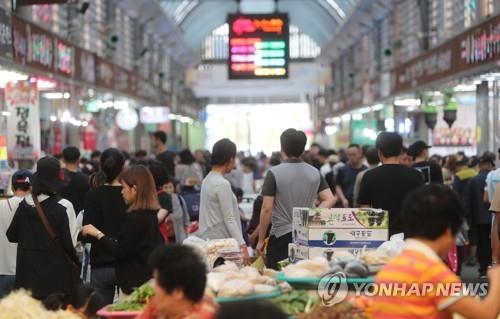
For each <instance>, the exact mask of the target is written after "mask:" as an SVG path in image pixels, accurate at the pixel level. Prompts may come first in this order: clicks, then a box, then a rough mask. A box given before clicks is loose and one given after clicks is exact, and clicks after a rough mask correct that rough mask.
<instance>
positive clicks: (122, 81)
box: [113, 65, 137, 96]
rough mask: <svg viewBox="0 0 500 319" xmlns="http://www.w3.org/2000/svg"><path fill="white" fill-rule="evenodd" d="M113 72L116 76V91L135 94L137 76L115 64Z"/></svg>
mask: <svg viewBox="0 0 500 319" xmlns="http://www.w3.org/2000/svg"><path fill="white" fill-rule="evenodd" d="M113 72H114V78H115V88H114V89H115V91H118V92H121V93H124V94H128V95H131V96H135V95H136V91H137V88H136V82H137V77H136V76H134V73H133V72H130V71H129V70H126V69H124V68H122V67H119V66H116V65H115V66H114V70H113Z"/></svg>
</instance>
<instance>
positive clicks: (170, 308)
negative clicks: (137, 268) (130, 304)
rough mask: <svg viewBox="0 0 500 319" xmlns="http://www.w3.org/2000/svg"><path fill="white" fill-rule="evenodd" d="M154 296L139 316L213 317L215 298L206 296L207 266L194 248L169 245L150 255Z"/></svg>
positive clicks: (156, 318) (142, 318)
mask: <svg viewBox="0 0 500 319" xmlns="http://www.w3.org/2000/svg"><path fill="white" fill-rule="evenodd" d="M150 263H151V268H152V269H153V278H154V296H153V298H152V299H151V301H150V302H149V304H148V306H147V307H146V309H145V310H144V312H143V313H142V315H141V316H140V317H139V319H213V318H214V317H215V314H216V312H217V305H216V304H215V302H214V300H213V299H212V298H210V297H208V296H205V295H204V293H205V285H206V282H207V275H206V271H207V269H206V266H205V264H204V263H203V261H201V259H200V258H199V257H198V255H196V253H195V252H194V251H193V250H192V248H190V247H187V246H180V245H167V246H162V247H159V248H157V249H156V250H155V251H154V252H153V254H152V255H151V258H150Z"/></svg>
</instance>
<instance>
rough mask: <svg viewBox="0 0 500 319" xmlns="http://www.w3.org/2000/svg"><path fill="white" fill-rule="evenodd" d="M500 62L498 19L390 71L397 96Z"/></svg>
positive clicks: (485, 23)
mask: <svg viewBox="0 0 500 319" xmlns="http://www.w3.org/2000/svg"><path fill="white" fill-rule="evenodd" d="M498 60H500V15H499V16H496V17H494V18H492V19H490V20H488V21H486V22H484V23H482V24H480V25H478V26H476V27H473V28H472V29H469V30H468V31H466V32H464V33H462V34H460V35H458V36H456V37H454V38H452V39H451V40H450V41H448V42H446V43H444V44H443V45H441V46H438V47H436V48H434V49H432V50H430V51H428V52H426V53H424V54H422V55H421V56H419V57H417V58H415V59H412V60H410V61H409V62H407V63H405V64H403V65H401V66H398V67H396V68H395V69H394V70H393V72H392V73H393V78H394V81H395V82H394V83H393V87H392V90H391V91H392V93H393V94H394V93H399V92H402V91H406V90H409V89H412V88H415V87H418V86H421V85H424V84H429V83H431V82H433V81H437V80H441V79H444V78H446V77H448V76H451V75H455V74H458V73H461V72H464V71H467V70H471V69H474V68H476V67H479V66H481V65H485V64H487V63H490V62H494V61H498Z"/></svg>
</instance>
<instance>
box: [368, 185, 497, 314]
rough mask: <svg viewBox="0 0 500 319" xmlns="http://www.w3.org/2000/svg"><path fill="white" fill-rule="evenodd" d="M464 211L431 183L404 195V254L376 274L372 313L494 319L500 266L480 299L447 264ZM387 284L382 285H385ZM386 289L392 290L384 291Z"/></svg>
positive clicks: (443, 189) (447, 192)
mask: <svg viewBox="0 0 500 319" xmlns="http://www.w3.org/2000/svg"><path fill="white" fill-rule="evenodd" d="M464 216H465V210H464V208H463V206H462V204H461V201H460V200H459V199H458V197H457V196H456V195H455V194H454V193H453V191H452V190H450V189H448V188H446V187H444V186H441V185H427V186H425V187H423V188H420V189H418V190H416V191H414V192H413V193H411V195H410V196H408V198H407V199H406V201H405V203H404V205H403V211H402V217H403V218H402V219H403V227H404V230H405V236H406V238H408V239H407V240H406V244H405V248H404V250H403V252H402V253H401V254H400V255H399V256H398V257H396V258H395V259H393V260H392V261H390V262H389V263H388V264H387V265H386V266H385V267H384V268H383V269H382V270H381V271H380V272H379V274H378V275H377V278H376V285H377V287H378V293H377V294H375V297H374V298H375V300H374V305H373V317H374V318H383V319H392V318H398V319H409V318H412V319H413V318H415V319H416V318H429V319H430V318H432V319H445V318H446V319H448V318H450V319H451V318H452V314H453V313H458V314H460V315H462V316H463V317H465V318H478V319H479V318H481V319H487V318H492V319H494V318H496V317H497V316H498V314H499V312H500V303H499V302H498V300H500V267H494V268H492V269H491V270H490V272H489V289H488V290H489V293H488V295H487V296H486V297H485V298H484V299H483V300H478V299H475V298H472V297H469V296H466V293H464V290H463V288H464V287H463V285H462V283H461V281H460V279H459V278H458V277H457V276H456V275H455V274H454V273H453V272H452V271H451V270H450V269H449V268H448V267H447V266H446V265H445V264H444V263H443V261H442V259H441V258H443V257H446V255H447V253H448V251H449V249H450V247H451V246H452V245H453V243H454V242H455V238H456V235H457V233H458V231H459V229H460V226H461V225H462V222H463V219H464ZM383 287H384V289H383ZM387 287H390V288H392V290H391V289H385V288H387Z"/></svg>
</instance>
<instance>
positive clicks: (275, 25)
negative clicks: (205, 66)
mask: <svg viewBox="0 0 500 319" xmlns="http://www.w3.org/2000/svg"><path fill="white" fill-rule="evenodd" d="M228 24H229V59H228V74H229V79H285V78H288V61H289V54H288V42H289V39H288V37H289V33H288V15H287V14H278V13H277V14H252V15H241V14H230V15H229V16H228Z"/></svg>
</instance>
